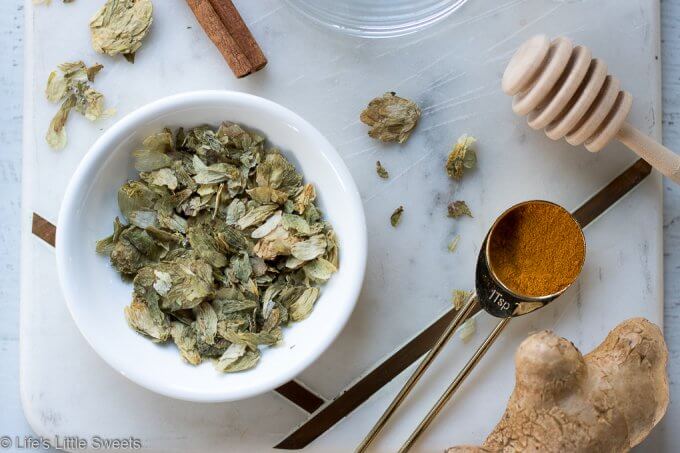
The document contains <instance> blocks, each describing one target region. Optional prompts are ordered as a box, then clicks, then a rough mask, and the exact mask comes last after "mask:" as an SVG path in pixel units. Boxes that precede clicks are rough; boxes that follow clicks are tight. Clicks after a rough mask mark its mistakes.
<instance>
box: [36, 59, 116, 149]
mask: <svg viewBox="0 0 680 453" xmlns="http://www.w3.org/2000/svg"><path fill="white" fill-rule="evenodd" d="M102 68H103V66H102V65H100V64H95V65H94V66H90V67H87V66H86V65H85V63H83V62H82V61H75V62H70V63H62V64H60V65H59V70H60V71H61V75H60V74H58V73H57V71H52V72H51V73H50V75H49V77H48V79H47V87H46V88H45V96H46V97H47V100H48V101H50V102H54V103H56V102H61V107H60V108H59V110H58V111H57V113H56V115H55V116H54V118H52V121H51V122H50V125H49V128H48V130H47V134H46V135H45V140H46V141H47V143H48V144H49V145H50V147H52V148H54V149H62V148H64V147H65V146H66V142H67V136H66V121H67V120H68V117H69V114H70V113H71V110H73V109H75V110H76V111H77V112H78V113H80V114H82V115H83V116H84V117H85V118H87V119H88V120H90V121H96V120H98V119H100V118H104V117H107V116H110V115H112V114H113V113H114V112H115V110H114V109H108V110H105V109H104V96H103V95H102V94H101V93H100V92H98V91H97V90H95V89H94V88H92V87H91V86H90V83H92V82H94V79H95V77H96V76H97V74H98V73H99V71H101V70H102Z"/></svg>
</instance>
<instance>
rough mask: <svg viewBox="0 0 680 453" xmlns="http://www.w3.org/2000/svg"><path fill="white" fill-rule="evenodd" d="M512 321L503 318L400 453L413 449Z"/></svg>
mask: <svg viewBox="0 0 680 453" xmlns="http://www.w3.org/2000/svg"><path fill="white" fill-rule="evenodd" d="M511 319H512V318H503V319H501V320H500V321H499V322H498V324H496V327H495V328H494V329H493V331H492V332H491V333H490V334H489V336H488V337H486V340H484V343H482V344H481V346H480V347H479V348H478V349H477V351H476V352H475V353H474V355H473V356H472V357H471V358H470V360H468V362H467V363H466V364H465V366H464V367H463V369H462V370H460V373H458V376H456V378H455V379H454V380H453V382H451V384H450V385H449V387H448V388H447V389H446V390H445V391H444V393H443V394H442V396H440V397H439V400H437V402H436V403H435V405H434V406H433V407H432V409H430V412H428V413H427V415H426V416H425V418H424V419H423V420H422V421H421V422H420V424H419V425H418V426H417V427H416V429H415V430H414V431H413V433H411V435H410V436H409V438H408V439H407V440H406V442H404V445H402V446H401V448H400V449H399V453H406V452H408V451H409V450H410V449H411V447H413V444H414V443H415V442H416V440H418V438H419V437H420V435H421V434H423V433H424V432H425V430H426V429H427V428H428V427H429V426H430V424H431V423H432V422H433V421H434V419H435V418H436V417H437V415H439V413H440V412H441V410H442V409H443V408H444V406H446V403H447V402H448V401H449V399H451V397H452V396H453V394H454V393H455V392H456V390H458V388H459V387H460V385H461V384H462V383H463V381H464V380H465V378H466V377H468V375H469V374H470V372H471V371H472V369H473V368H474V367H475V366H476V365H477V363H479V361H480V360H481V359H482V357H484V354H486V351H488V350H489V348H490V347H491V345H492V344H493V343H494V341H496V338H498V336H499V335H500V334H501V332H502V331H503V329H505V326H507V325H508V323H509V322H510V320H511Z"/></svg>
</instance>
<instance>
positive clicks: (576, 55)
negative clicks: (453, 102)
mask: <svg viewBox="0 0 680 453" xmlns="http://www.w3.org/2000/svg"><path fill="white" fill-rule="evenodd" d="M502 88H503V91H504V92H505V93H506V94H508V95H510V96H514V98H513V103H512V109H513V111H514V112H515V113H516V114H518V115H522V116H524V115H528V123H529V126H531V127H532V128H534V129H544V130H545V133H546V135H547V136H548V137H550V138H551V139H553V140H559V139H560V138H562V137H564V138H566V140H567V142H568V143H569V144H570V145H574V146H578V145H581V144H584V145H585V147H586V149H588V150H589V151H593V152H596V151H600V150H601V149H602V148H604V147H605V145H607V143H609V142H610V141H612V140H613V139H616V140H618V141H620V142H621V143H623V144H624V145H626V146H627V147H628V148H630V149H631V150H633V151H634V152H635V153H636V154H637V155H639V156H640V157H642V158H643V159H644V160H646V161H647V162H649V163H650V164H651V165H652V167H654V168H656V169H657V170H659V171H660V172H661V173H662V174H664V175H665V176H667V177H668V178H669V179H671V180H672V181H674V182H676V183H678V184H680V156H678V155H677V154H675V153H674V152H673V151H671V150H669V149H668V148H666V147H665V146H663V145H661V144H660V143H658V142H656V141H655V140H654V139H652V138H651V137H649V136H647V135H645V134H643V133H642V132H640V131H639V130H638V129H636V128H635V127H633V126H632V125H631V124H630V123H627V122H626V118H627V117H628V113H629V112H630V109H631V106H632V104H633V97H632V96H631V95H630V93H628V92H626V91H623V90H621V89H620V83H619V81H618V79H616V78H615V77H614V76H612V75H608V74H607V65H606V64H605V63H604V62H603V61H602V60H599V59H597V58H592V55H591V52H590V50H588V48H587V47H583V46H576V47H574V46H573V44H572V43H571V41H570V40H569V39H567V38H565V37H558V38H555V39H554V40H553V41H552V42H551V41H550V40H549V39H548V37H547V36H545V35H538V36H534V37H533V38H530V39H529V40H528V41H526V42H525V43H524V44H522V46H521V47H520V48H519V49H518V50H517V52H516V53H515V55H514V56H513V57H512V59H511V60H510V63H508V66H507V68H506V69H505V72H504V74H503V83H502Z"/></svg>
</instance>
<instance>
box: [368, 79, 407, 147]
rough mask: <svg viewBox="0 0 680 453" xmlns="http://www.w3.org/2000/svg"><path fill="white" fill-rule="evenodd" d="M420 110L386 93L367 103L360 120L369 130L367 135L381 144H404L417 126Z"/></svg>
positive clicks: (393, 94)
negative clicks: (381, 142)
mask: <svg viewBox="0 0 680 453" xmlns="http://www.w3.org/2000/svg"><path fill="white" fill-rule="evenodd" d="M419 118H420V108H419V107H418V106H417V105H416V104H415V103H414V102H412V101H409V100H408V99H404V98H401V97H399V96H397V95H396V93H394V92H388V93H385V94H383V95H382V96H381V97H378V98H375V99H373V100H372V101H371V102H369V103H368V106H367V107H366V109H365V110H364V111H363V112H361V116H360V119H361V121H362V122H363V123H364V124H367V125H368V126H370V127H371V128H370V129H369V131H368V135H369V136H371V137H372V138H375V139H378V140H380V141H383V142H399V143H404V142H405V141H406V140H407V139H408V138H409V136H410V135H411V132H412V131H413V129H414V128H415V127H416V124H418V119H419Z"/></svg>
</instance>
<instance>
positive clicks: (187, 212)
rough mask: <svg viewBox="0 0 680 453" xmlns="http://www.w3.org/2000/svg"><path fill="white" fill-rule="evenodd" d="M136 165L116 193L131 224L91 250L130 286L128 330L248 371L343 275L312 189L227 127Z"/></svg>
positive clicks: (171, 141)
mask: <svg viewBox="0 0 680 453" xmlns="http://www.w3.org/2000/svg"><path fill="white" fill-rule="evenodd" d="M133 156H134V158H135V168H136V169H137V170H138V171H139V172H140V173H139V179H137V180H132V181H128V182H126V183H125V184H124V185H123V186H122V187H121V188H120V189H119V190H118V206H119V208H120V211H121V213H122V215H123V217H124V218H125V219H126V220H127V224H123V223H122V222H120V220H119V219H118V218H116V219H115V221H114V232H113V234H112V235H111V236H109V237H107V238H105V239H102V240H100V241H99V242H98V243H97V251H98V252H99V253H103V254H107V255H109V257H110V260H111V264H112V265H113V267H114V268H115V269H117V270H118V271H119V272H120V273H121V274H123V275H125V276H127V277H130V278H132V279H133V285H134V289H133V295H132V302H131V303H130V305H129V306H127V307H126V308H125V317H126V319H127V322H128V324H129V325H130V326H131V327H132V328H133V329H135V330H136V331H137V332H139V333H141V334H143V335H145V336H146V337H148V338H149V339H151V340H152V341H155V342H165V341H169V340H173V341H174V342H175V344H176V345H177V348H178V349H179V351H180V354H181V355H182V357H183V358H184V359H185V360H186V361H187V362H189V363H191V364H193V365H197V364H199V363H201V362H202V361H203V360H205V359H215V364H216V368H217V369H218V370H219V371H223V372H234V371H241V370H245V369H248V368H251V367H253V366H255V365H256V364H257V362H258V360H259V357H260V351H259V347H260V346H263V345H272V344H276V343H278V342H279V341H281V339H282V330H281V327H283V326H285V325H287V324H289V323H291V322H296V321H301V320H303V319H304V318H306V317H307V316H308V315H309V314H310V313H311V311H312V309H313V307H314V303H315V302H316V300H317V298H318V297H319V293H320V289H319V288H318V286H317V285H319V284H323V283H325V282H326V281H327V280H328V279H329V278H330V277H331V276H332V274H333V273H334V272H336V271H337V268H338V246H337V242H336V237H335V233H334V231H333V228H332V226H331V225H330V224H328V223H327V222H325V221H324V220H323V217H322V213H321V211H320V210H319V209H318V208H317V207H316V205H315V199H316V193H315V190H314V186H312V185H311V184H309V183H307V184H305V183H304V181H303V177H302V175H301V174H300V173H298V172H297V170H296V168H295V166H294V165H293V164H291V163H290V162H289V161H288V160H287V159H286V158H285V157H284V156H283V155H282V154H281V153H280V152H279V150H277V149H275V148H271V149H267V148H265V138H264V137H262V136H260V135H258V134H256V133H253V132H250V131H246V130H244V129H243V128H241V127H240V126H239V125H237V124H234V123H228V122H225V123H223V124H221V125H220V126H219V127H218V128H213V127H208V126H202V127H197V128H193V129H190V130H187V131H184V130H183V129H179V130H178V131H176V133H174V134H173V132H172V131H170V130H168V129H166V130H163V131H161V132H159V133H156V134H154V135H152V136H150V137H148V138H146V139H145V140H144V142H143V145H142V147H141V148H140V149H137V150H134V151H133Z"/></svg>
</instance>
